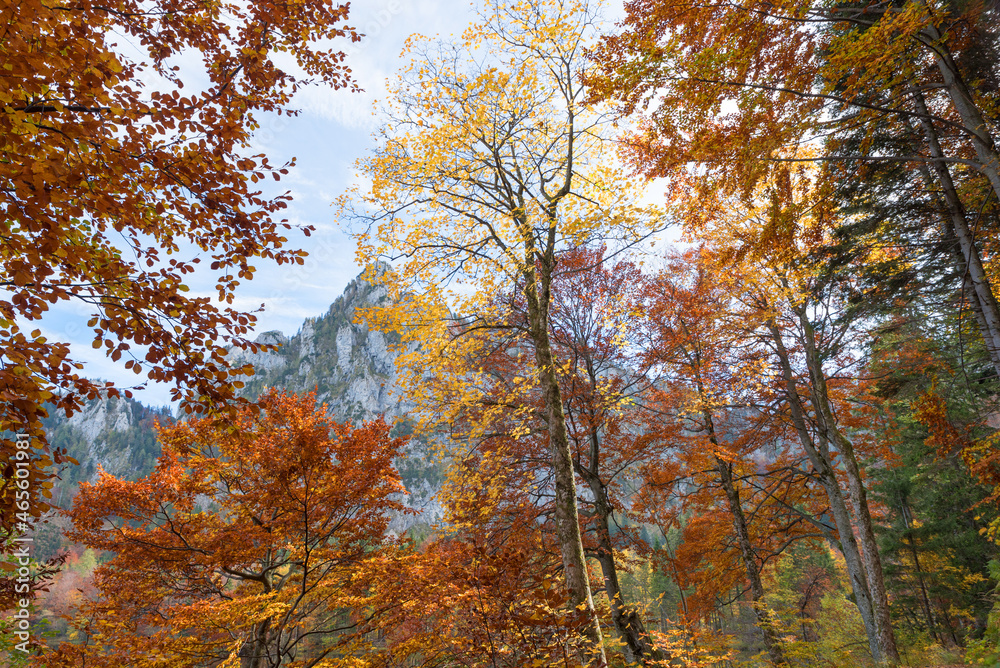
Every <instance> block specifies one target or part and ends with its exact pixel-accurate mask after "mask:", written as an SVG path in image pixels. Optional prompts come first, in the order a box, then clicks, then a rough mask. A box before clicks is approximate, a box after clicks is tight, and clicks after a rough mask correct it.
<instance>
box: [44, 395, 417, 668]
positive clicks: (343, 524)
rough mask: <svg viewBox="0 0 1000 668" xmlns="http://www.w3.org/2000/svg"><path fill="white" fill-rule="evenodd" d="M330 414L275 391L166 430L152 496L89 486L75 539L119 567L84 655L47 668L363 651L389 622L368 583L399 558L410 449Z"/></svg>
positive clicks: (117, 485) (104, 482) (69, 646)
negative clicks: (229, 411)
mask: <svg viewBox="0 0 1000 668" xmlns="http://www.w3.org/2000/svg"><path fill="white" fill-rule="evenodd" d="M323 412H324V410H323V408H322V407H317V406H316V405H315V397H314V396H311V395H310V396H304V397H295V396H289V395H285V394H279V393H277V392H273V391H272V392H269V393H266V394H265V395H263V396H262V397H261V398H260V400H259V404H258V405H257V406H247V407H245V408H242V409H240V410H239V412H238V413H237V414H236V415H235V417H221V416H214V417H206V418H201V419H195V420H190V421H187V422H183V423H179V424H177V425H174V426H171V427H168V428H163V429H161V431H160V438H161V441H162V443H163V454H162V456H161V457H160V459H159V461H158V462H157V467H156V470H155V471H154V472H153V473H151V474H150V475H149V476H147V477H145V478H143V479H141V480H138V481H136V482H127V481H123V480H118V479H115V478H113V477H111V476H109V475H107V474H101V475H100V477H99V478H98V480H97V482H95V483H93V484H90V483H83V484H82V485H81V487H80V493H79V496H78V497H77V499H76V503H75V505H74V507H73V509H72V510H71V511H69V512H68V514H69V516H70V517H71V518H72V521H73V529H72V530H71V531H70V532H69V534H68V535H69V536H70V537H71V538H72V539H73V540H76V541H79V542H80V543H82V544H84V545H86V546H88V547H90V548H91V549H95V550H103V551H106V552H109V553H111V554H112V558H111V560H110V561H108V562H107V563H104V564H102V565H101V566H100V567H99V568H98V569H97V571H96V573H95V579H94V584H95V586H96V588H97V590H98V592H99V594H100V595H99V597H96V598H94V599H92V600H89V601H88V602H86V604H85V605H83V606H82V607H81V608H80V609H79V611H78V613H77V616H76V620H75V622H74V624H75V625H76V627H77V633H78V634H79V635H80V636H81V638H82V641H81V642H79V643H64V644H63V645H61V646H60V647H59V649H58V651H56V652H53V653H51V654H49V655H47V656H44V657H42V659H40V663H41V665H45V666H84V665H86V666H121V665H125V664H128V665H144V666H165V665H169V666H192V667H194V666H206V665H209V666H215V665H239V666H241V668H263V667H265V666H269V667H273V668H276V667H277V666H315V665H339V664H338V663H336V659H337V658H338V657H344V656H349V655H350V654H351V652H352V651H360V649H363V648H365V647H366V645H365V643H364V640H363V638H364V635H363V634H364V633H365V632H366V631H368V630H370V629H371V628H373V625H372V621H373V620H374V619H376V618H378V616H379V615H380V613H381V612H382V610H381V609H380V607H379V602H378V601H377V600H373V598H372V596H371V591H372V586H373V583H372V581H371V580H370V579H369V577H373V576H372V573H377V572H379V566H378V564H377V562H380V561H381V560H385V559H391V558H396V557H397V555H398V552H399V551H400V549H401V546H400V545H399V544H398V542H396V541H395V540H394V539H391V538H389V537H388V535H387V527H388V523H389V520H390V517H391V514H392V513H394V512H402V511H403V507H402V506H401V505H400V503H399V502H398V501H396V500H395V499H396V498H398V497H397V496H396V495H398V494H399V493H401V492H403V491H404V489H403V486H402V484H401V482H400V479H399V475H398V473H397V472H396V469H395V468H394V467H393V463H392V462H393V458H394V457H395V456H397V455H398V454H399V450H400V448H401V446H402V442H401V441H400V440H399V439H393V438H390V437H389V427H388V426H387V425H386V424H384V423H383V422H381V421H377V422H371V423H367V424H365V425H363V426H361V427H357V428H352V427H350V426H349V425H344V424H339V423H335V422H332V421H330V420H329V419H328V418H326V417H323ZM359 648H360V649H359ZM349 660H353V659H349Z"/></svg>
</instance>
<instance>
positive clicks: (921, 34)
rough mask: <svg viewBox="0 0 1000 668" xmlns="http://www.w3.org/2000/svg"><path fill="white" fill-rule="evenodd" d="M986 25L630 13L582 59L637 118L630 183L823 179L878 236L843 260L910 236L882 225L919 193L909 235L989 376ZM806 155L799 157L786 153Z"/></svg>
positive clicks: (894, 17) (975, 8)
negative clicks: (924, 251)
mask: <svg viewBox="0 0 1000 668" xmlns="http://www.w3.org/2000/svg"><path fill="white" fill-rule="evenodd" d="M996 12H997V9H996V7H995V6H993V5H990V4H988V3H979V2H974V3H966V4H961V5H956V4H954V3H948V2H925V1H924V0H912V1H909V2H904V3H901V4H899V5H898V6H897V5H893V6H891V7H890V6H887V5H869V4H856V3H817V2H812V1H810V0H791V1H789V2H781V3H778V4H774V3H751V4H749V5H738V6H733V5H728V4H725V3H708V4H699V5H688V4H684V3H675V2H666V3H664V2H652V1H649V0H636V1H634V2H630V3H627V17H626V19H625V21H624V22H623V24H622V30H621V31H620V32H619V33H618V34H614V35H610V36H608V37H606V38H605V40H604V42H603V43H602V46H601V48H600V49H598V50H596V51H595V57H596V59H597V61H598V62H599V63H600V73H599V74H597V75H595V76H593V77H592V79H591V83H592V85H593V91H594V95H595V96H596V97H599V98H607V99H612V100H614V101H616V102H617V103H618V104H619V110H620V113H622V114H632V113H635V114H637V115H638V116H639V118H640V120H639V121H638V122H637V123H636V126H637V130H636V131H635V132H633V133H631V134H630V135H629V137H628V139H627V141H626V151H627V152H628V154H629V155H630V157H631V159H632V160H633V162H634V164H635V166H636V167H637V169H639V170H640V171H642V172H644V173H646V174H647V175H649V176H658V177H665V178H668V179H671V180H673V181H675V185H676V186H677V187H681V184H682V183H684V185H685V187H691V188H694V189H696V190H698V191H699V192H701V193H704V192H705V191H710V190H712V189H715V188H722V189H724V190H726V191H727V192H730V193H739V194H742V195H743V196H749V195H750V194H751V193H752V191H753V188H754V186H755V185H756V184H757V183H758V182H760V181H761V179H764V178H766V177H767V175H768V174H769V173H770V172H771V171H772V170H774V169H776V168H778V167H779V166H780V165H781V164H782V163H785V162H787V161H801V160H809V161H814V162H819V163H823V164H824V165H826V166H827V168H828V169H829V170H830V171H831V172H832V173H833V174H835V175H836V177H835V178H836V179H838V180H840V181H841V182H843V183H845V184H846V185H847V187H846V188H845V191H846V192H852V195H851V196H850V197H849V199H848V201H847V203H849V204H852V205H858V204H861V205H865V206H868V207H869V208H875V209H881V211H882V214H881V215H880V216H876V217H875V218H873V219H872V220H873V221H875V220H880V221H881V223H882V225H883V226H884V227H883V229H882V230H880V232H881V233H880V234H876V235H874V236H873V235H872V234H867V235H865V234H858V232H857V230H854V231H853V232H851V234H853V236H852V237H851V241H852V244H853V245H854V246H855V248H856V249H864V248H865V247H867V246H870V245H871V243H872V242H873V241H874V240H880V241H882V242H883V243H885V245H886V246H888V248H889V249H892V248H894V247H895V244H894V243H893V242H898V236H897V235H894V234H893V230H894V229H900V228H905V227H906V226H907V223H912V220H910V221H907V220H905V219H900V218H898V216H896V215H893V214H889V215H888V216H887V215H886V214H887V213H889V212H890V211H891V210H892V209H893V208H896V209H897V212H896V213H899V212H898V208H899V207H898V205H897V204H896V202H901V201H902V200H904V199H905V198H906V197H907V194H904V193H907V191H913V190H914V189H915V190H918V191H920V192H921V195H920V197H921V198H926V199H927V200H929V202H928V203H929V207H925V209H924V211H925V212H926V213H928V214H929V217H928V218H927V220H926V221H925V222H924V223H923V224H921V225H920V227H921V228H922V230H923V231H924V236H925V237H926V236H928V235H930V236H932V237H934V241H933V242H931V243H934V244H936V245H937V246H938V247H939V248H941V249H945V251H946V252H947V253H948V254H949V255H950V256H951V257H950V258H949V261H950V262H951V263H953V265H954V266H955V270H956V272H957V273H958V275H959V276H960V277H963V280H964V282H965V284H966V285H967V287H968V295H969V298H970V301H971V302H972V304H973V307H974V310H975V313H976V316H977V319H978V321H979V325H980V333H981V335H982V337H983V340H984V342H985V343H986V347H987V349H988V352H989V353H990V356H991V359H992V361H993V365H994V367H995V369H996V370H997V373H998V374H1000V338H998V336H1000V311H998V308H997V300H996V296H995V294H994V292H995V291H994V290H993V288H992V286H991V285H990V282H989V277H988V274H987V272H986V271H985V270H984V266H985V260H984V258H985V256H986V254H985V253H984V244H983V239H982V236H981V235H980V238H979V239H977V237H976V233H975V230H976V229H977V227H978V228H979V229H980V230H982V229H984V227H985V226H984V225H982V224H981V221H982V220H983V213H984V212H990V211H991V210H992V206H993V205H991V204H990V202H991V200H992V201H994V202H995V201H996V199H997V196H998V195H1000V153H998V151H997V132H998V127H997V124H996V116H995V113H994V112H992V111H991V110H994V109H995V108H996V104H997V99H996V90H997V86H996V83H995V82H996V77H997V62H998V57H997V45H996V32H995V30H996V29H995V26H996V24H997V22H996ZM804 143H808V144H812V145H813V146H814V147H815V148H816V150H815V152H814V153H813V154H812V155H808V156H806V155H802V154H801V153H800V152H798V151H799V149H800V148H801V147H802V145H803V144H804ZM691 164H696V165H698V166H699V169H698V170H697V174H698V178H697V179H695V181H694V182H693V183H692V182H691V180H690V179H688V178H687V176H688V175H689V171H688V165H691ZM890 172H898V173H900V176H901V177H902V178H901V179H899V180H897V181H895V183H894V190H893V194H891V195H890V196H888V197H885V196H884V195H883V199H882V200H878V201H877V203H875V204H874V206H872V204H871V202H872V198H873V195H874V190H875V187H874V186H876V185H877V186H883V187H884V186H886V185H888V184H889V183H890V182H889V181H886V180H881V182H879V180H877V179H873V178H872V173H876V174H878V173H881V174H882V175H883V176H884V175H885V174H887V173H890ZM855 185H857V186H858V187H854V186H855ZM866 193H867V194H866ZM855 195H857V196H856V197H855ZM878 202H881V203H878ZM976 212H979V213H978V214H977V213H976ZM849 222H850V221H845V223H849ZM867 231H868V232H872V231H873V230H871V229H869V230H867ZM876 231H878V230H876ZM845 236H848V234H845ZM922 243H927V240H926V238H925V239H924V240H923V241H922ZM900 266H901V267H905V264H903V265H900ZM897 268H899V267H897Z"/></svg>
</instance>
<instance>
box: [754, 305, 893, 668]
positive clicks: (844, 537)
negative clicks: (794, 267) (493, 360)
mask: <svg viewBox="0 0 1000 668" xmlns="http://www.w3.org/2000/svg"><path fill="white" fill-rule="evenodd" d="M768 328H769V329H770V331H771V337H772V340H773V342H774V346H775V351H776V352H777V356H778V363H779V365H780V366H781V372H782V377H783V380H784V383H785V396H786V398H787V400H788V408H789V412H790V413H791V418H792V426H793V427H794V428H795V431H796V433H797V434H798V436H799V441H800V442H801V444H802V448H803V449H804V450H805V452H806V455H807V456H808V457H809V461H810V463H811V464H812V465H813V468H814V469H815V470H816V474H817V476H818V478H819V481H820V484H821V485H822V486H823V490H824V491H825V492H826V496H827V500H828V501H829V502H830V514H831V515H833V521H834V524H835V525H836V527H837V534H838V536H839V538H840V543H839V545H835V546H834V547H836V548H838V549H839V550H840V552H841V554H843V555H844V565H845V566H846V567H847V574H848V577H849V579H850V582H851V592H852V593H853V594H854V604H855V605H856V606H857V607H858V612H859V613H860V614H861V620H862V622H863V623H864V626H865V634H866V635H867V637H868V647H869V649H870V651H871V653H872V657H873V658H874V659H875V661H876V662H880V661H883V660H884V659H885V658H886V657H885V653H884V652H883V651H882V643H881V642H880V631H879V628H878V624H877V622H876V620H875V614H874V611H873V608H872V601H871V593H870V592H869V589H868V576H867V574H866V573H865V568H864V565H863V562H862V560H861V553H860V550H859V549H858V543H857V539H856V538H855V536H854V529H853V527H852V526H851V524H852V523H851V514H850V512H849V511H848V509H847V504H846V502H845V501H844V495H843V492H842V491H841V489H840V483H839V482H838V481H837V476H836V473H835V471H834V469H833V465H832V459H831V457H830V451H829V444H828V442H826V440H825V439H817V440H815V441H814V440H813V437H812V435H811V433H810V431H809V426H808V425H807V423H806V416H805V409H804V404H803V403H802V398H801V396H800V395H799V392H798V387H797V383H796V380H795V375H794V374H793V372H792V366H791V361H790V359H789V356H788V351H787V349H786V348H785V344H784V341H783V340H782V339H781V331H780V330H779V329H778V326H777V324H776V323H775V322H774V321H773V320H772V321H771V322H769V323H768Z"/></svg>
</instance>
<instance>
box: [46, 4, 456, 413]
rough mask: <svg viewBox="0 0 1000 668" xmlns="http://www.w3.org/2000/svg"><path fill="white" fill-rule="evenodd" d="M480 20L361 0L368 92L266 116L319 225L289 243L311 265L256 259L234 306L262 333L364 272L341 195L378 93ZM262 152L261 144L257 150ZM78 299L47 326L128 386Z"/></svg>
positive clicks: (310, 93)
mask: <svg viewBox="0 0 1000 668" xmlns="http://www.w3.org/2000/svg"><path fill="white" fill-rule="evenodd" d="M474 19H475V8H474V6H473V5H472V4H469V3H466V2H462V1H461V0H457V1H456V0H366V1H365V2H353V3H352V4H351V13H350V19H349V21H348V24H349V25H351V26H352V27H355V28H356V29H358V30H359V31H360V32H361V33H363V34H364V38H363V39H362V41H361V42H360V43H357V44H348V43H345V44H344V45H343V46H342V47H341V48H343V50H344V51H345V52H346V54H347V61H346V62H347V64H348V66H349V67H350V68H351V70H352V73H353V77H354V79H355V80H356V82H357V83H358V85H360V86H361V87H362V88H363V89H364V90H363V92H350V91H348V90H337V91H335V90H331V89H329V88H320V87H312V88H308V89H306V90H305V91H303V92H301V93H300V94H299V95H298V96H297V98H296V99H295V101H294V103H293V106H294V107H296V108H298V109H300V114H299V115H298V116H297V117H293V118H289V117H287V116H271V117H267V118H263V119H261V128H260V130H259V131H258V132H257V133H256V134H255V137H254V142H255V146H254V148H255V149H259V152H263V153H266V154H267V155H268V157H269V160H270V162H271V163H272V164H281V163H284V162H286V161H288V160H290V159H292V158H293V157H294V158H295V160H296V166H295V167H294V168H293V169H292V170H291V171H290V173H289V174H288V175H287V176H285V177H284V178H283V179H282V181H281V182H280V184H277V186H276V187H279V188H280V190H275V191H274V192H273V193H271V194H279V192H281V191H283V190H285V189H287V190H288V191H290V193H291V196H292V201H291V203H290V204H289V208H288V209H286V210H285V211H286V217H287V218H288V220H289V222H292V223H299V224H308V225H312V226H313V227H315V228H316V229H315V232H313V234H312V235H311V236H310V237H308V238H307V237H305V236H304V235H302V234H301V233H297V232H293V233H292V234H290V235H288V236H289V244H288V246H289V247H294V248H302V249H305V250H307V251H308V252H309V257H308V258H307V259H306V262H305V264H304V265H302V266H297V267H289V266H288V265H284V266H282V267H277V266H276V265H273V264H267V263H264V262H263V261H258V262H255V263H254V264H255V266H256V267H257V273H256V275H255V277H254V279H253V280H252V281H249V282H244V283H243V284H242V285H241V286H240V287H239V288H238V290H237V293H236V302H235V304H234V306H235V307H236V308H238V309H240V310H246V311H252V310H256V309H257V308H258V307H260V306H262V305H263V311H262V312H260V313H258V314H257V326H256V327H255V332H256V333H262V332H266V331H270V330H280V331H282V332H284V333H285V334H286V335H292V334H294V333H296V332H297V331H298V330H299V329H300V327H301V326H302V323H303V321H304V320H305V319H306V318H310V317H317V316H320V315H322V314H324V313H326V311H327V310H328V308H329V306H330V304H332V303H333V301H334V300H335V299H336V298H337V297H338V296H339V295H340V294H341V293H342V292H343V290H344V288H345V287H346V286H347V284H348V283H349V282H350V281H351V280H352V279H354V278H355V277H356V276H357V275H358V274H359V273H360V271H361V268H360V267H359V266H358V265H357V264H356V263H355V257H354V251H355V247H354V243H353V241H352V240H351V239H350V238H349V237H348V236H347V234H346V232H345V231H344V229H342V228H341V226H340V225H339V223H338V221H337V220H336V211H335V208H334V207H333V206H332V203H333V201H334V199H335V198H337V197H338V196H339V195H341V194H342V193H343V192H344V191H345V190H346V189H347V187H348V186H349V185H350V183H351V182H352V180H353V179H354V177H355V176H354V175H355V172H356V170H355V168H354V165H355V162H356V161H357V160H358V159H359V158H362V157H364V156H365V155H366V153H367V152H368V151H369V150H370V149H371V148H372V147H373V146H374V139H373V134H374V133H375V131H376V130H377V129H378V125H379V119H378V117H377V114H376V110H377V108H378V106H377V105H378V100H379V99H381V98H382V97H383V96H384V91H385V89H386V85H387V81H388V80H389V79H390V78H391V77H393V75H394V74H395V73H396V71H397V70H398V69H399V68H400V67H401V66H402V65H403V64H404V63H405V61H404V60H403V58H402V56H401V52H402V49H403V46H404V42H405V40H406V39H407V37H409V36H410V35H411V34H413V33H420V34H422V35H425V36H427V37H441V38H448V37H449V36H451V35H458V34H460V33H461V32H462V31H463V30H464V29H465V28H466V27H467V26H468V25H469V23H470V22H471V21H472V20H474ZM255 152H256V151H255ZM210 278H211V277H210V276H206V277H205V280H203V281H202V283H203V284H199V279H195V280H194V281H192V282H190V285H191V289H192V292H191V293H189V294H191V295H196V294H205V295H209V296H213V297H214V295H215V291H214V290H213V289H212V285H213V284H214V280H209V279H210ZM73 308H74V307H72V306H65V307H62V306H61V307H60V309H61V310H60V309H55V310H54V312H53V314H52V317H50V318H47V319H46V320H45V321H44V323H43V327H42V331H43V334H44V335H46V336H48V337H49V338H54V339H57V340H65V341H69V342H70V343H71V344H72V346H73V353H74V357H75V358H77V359H79V360H81V361H83V362H84V363H85V364H86V367H85V370H84V373H85V374H86V375H88V376H90V377H93V378H101V379H105V380H112V381H115V382H116V383H117V384H119V385H121V386H123V387H127V386H132V385H134V384H135V383H136V382H137V379H138V378H139V377H137V376H135V375H134V374H132V373H131V372H130V371H126V370H125V369H124V367H123V366H122V363H113V362H111V361H110V360H109V359H107V358H106V357H104V356H103V355H102V354H101V352H100V351H95V350H93V349H92V348H91V345H90V344H91V342H92V340H93V334H92V331H91V330H90V329H89V328H87V327H86V317H87V316H88V313H86V312H84V311H79V312H74V311H73V310H72V309H73ZM136 397H137V398H138V399H140V400H141V401H143V402H144V403H146V404H149V405H163V404H167V403H169V387H168V386H165V385H164V386H156V385H151V386H150V387H149V388H147V389H146V390H143V391H141V392H138V393H137V394H136Z"/></svg>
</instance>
